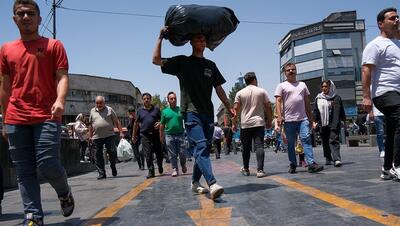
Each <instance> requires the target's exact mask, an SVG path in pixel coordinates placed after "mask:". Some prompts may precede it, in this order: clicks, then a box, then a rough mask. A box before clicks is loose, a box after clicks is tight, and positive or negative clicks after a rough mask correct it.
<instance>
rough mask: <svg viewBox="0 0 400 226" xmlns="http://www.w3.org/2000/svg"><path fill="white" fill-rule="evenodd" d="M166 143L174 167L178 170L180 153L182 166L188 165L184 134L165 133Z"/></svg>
mask: <svg viewBox="0 0 400 226" xmlns="http://www.w3.org/2000/svg"><path fill="white" fill-rule="evenodd" d="M165 143H166V145H167V148H168V152H169V157H170V160H171V166H172V169H176V170H178V155H179V160H180V163H181V166H185V165H186V154H185V152H186V151H185V148H184V145H185V142H184V136H183V134H180V135H168V134H166V135H165Z"/></svg>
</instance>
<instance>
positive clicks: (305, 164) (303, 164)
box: [299, 161, 308, 167]
mask: <svg viewBox="0 0 400 226" xmlns="http://www.w3.org/2000/svg"><path fill="white" fill-rule="evenodd" d="M299 166H302V167H307V166H308V165H307V163H306V161H300V162H299Z"/></svg>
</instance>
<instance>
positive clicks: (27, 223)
mask: <svg viewBox="0 0 400 226" xmlns="http://www.w3.org/2000/svg"><path fill="white" fill-rule="evenodd" d="M22 225H23V226H43V225H44V224H43V220H42V219H37V218H35V217H34V216H33V215H32V213H28V214H27V215H26V216H25V220H24V221H23V222H22Z"/></svg>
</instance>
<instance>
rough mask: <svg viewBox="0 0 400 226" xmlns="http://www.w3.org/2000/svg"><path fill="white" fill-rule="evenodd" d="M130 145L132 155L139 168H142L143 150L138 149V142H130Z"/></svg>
mask: <svg viewBox="0 0 400 226" xmlns="http://www.w3.org/2000/svg"><path fill="white" fill-rule="evenodd" d="M131 145H132V149H133V155H134V156H135V159H136V161H137V163H138V165H139V168H144V154H143V150H139V142H136V143H135V144H133V143H132V142H131Z"/></svg>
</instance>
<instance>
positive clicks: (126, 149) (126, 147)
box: [117, 139, 133, 161]
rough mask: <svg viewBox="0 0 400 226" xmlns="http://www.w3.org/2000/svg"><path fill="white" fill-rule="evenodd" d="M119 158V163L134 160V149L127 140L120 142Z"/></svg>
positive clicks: (118, 148)
mask: <svg viewBox="0 0 400 226" xmlns="http://www.w3.org/2000/svg"><path fill="white" fill-rule="evenodd" d="M117 157H118V160H119V161H126V160H129V159H132V158H133V149H132V146H131V144H130V143H129V142H128V141H127V140H125V139H121V140H120V141H119V144H118V147H117Z"/></svg>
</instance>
